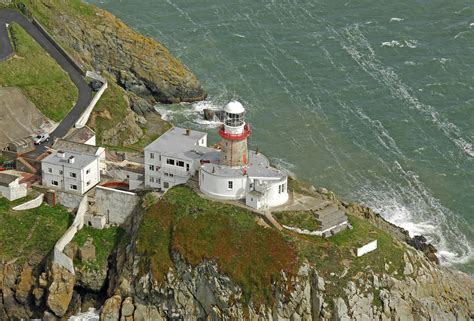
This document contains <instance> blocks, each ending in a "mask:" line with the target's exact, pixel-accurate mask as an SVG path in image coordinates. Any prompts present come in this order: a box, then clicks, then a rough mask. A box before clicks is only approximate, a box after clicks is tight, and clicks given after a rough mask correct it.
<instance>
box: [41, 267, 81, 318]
mask: <svg viewBox="0 0 474 321" xmlns="http://www.w3.org/2000/svg"><path fill="white" fill-rule="evenodd" d="M48 279H49V280H50V283H49V286H48V299H47V301H46V304H47V306H48V308H49V309H51V311H53V312H54V314H55V315H56V316H58V317H62V316H64V315H65V314H66V312H67V310H68V307H69V304H70V302H71V299H72V297H73V289H74V284H75V283H76V278H75V276H74V275H73V274H72V273H71V272H69V271H68V270H66V269H65V268H63V267H62V266H60V265H58V264H56V263H53V264H52V266H51V268H50V270H49V271H48Z"/></svg>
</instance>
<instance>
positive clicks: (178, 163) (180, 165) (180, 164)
mask: <svg viewBox="0 0 474 321" xmlns="http://www.w3.org/2000/svg"><path fill="white" fill-rule="evenodd" d="M176 165H178V166H179V167H184V162H183V161H177V164H176Z"/></svg>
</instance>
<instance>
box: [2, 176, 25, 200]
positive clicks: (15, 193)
mask: <svg viewBox="0 0 474 321" xmlns="http://www.w3.org/2000/svg"><path fill="white" fill-rule="evenodd" d="M19 180H20V178H18V179H17V180H16V181H14V182H12V183H11V184H10V185H9V186H8V187H6V186H0V195H1V196H3V197H5V198H6V199H8V200H9V201H14V200H17V199H20V198H22V197H25V196H26V195H27V194H28V188H27V186H26V184H18V181H19Z"/></svg>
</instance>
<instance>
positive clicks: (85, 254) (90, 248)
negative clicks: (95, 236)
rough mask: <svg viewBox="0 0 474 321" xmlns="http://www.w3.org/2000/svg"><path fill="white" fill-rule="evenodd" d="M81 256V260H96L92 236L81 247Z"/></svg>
mask: <svg viewBox="0 0 474 321" xmlns="http://www.w3.org/2000/svg"><path fill="white" fill-rule="evenodd" d="M79 258H80V259H81V261H94V260H95V258H96V253H95V246H94V244H93V242H92V239H91V238H88V239H87V241H86V242H85V243H84V245H83V246H81V247H80V248H79Z"/></svg>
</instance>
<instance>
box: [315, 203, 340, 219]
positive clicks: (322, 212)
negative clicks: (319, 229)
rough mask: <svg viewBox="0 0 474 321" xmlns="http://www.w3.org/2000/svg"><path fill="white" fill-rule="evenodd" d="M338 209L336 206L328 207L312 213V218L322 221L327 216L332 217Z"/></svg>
mask: <svg viewBox="0 0 474 321" xmlns="http://www.w3.org/2000/svg"><path fill="white" fill-rule="evenodd" d="M338 210H339V208H338V207H337V206H336V205H329V206H327V207H325V208H323V209H321V210H318V211H316V212H314V216H315V217H316V218H317V219H323V218H324V217H326V216H328V215H332V214H333V213H335V212H337V211H338Z"/></svg>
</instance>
